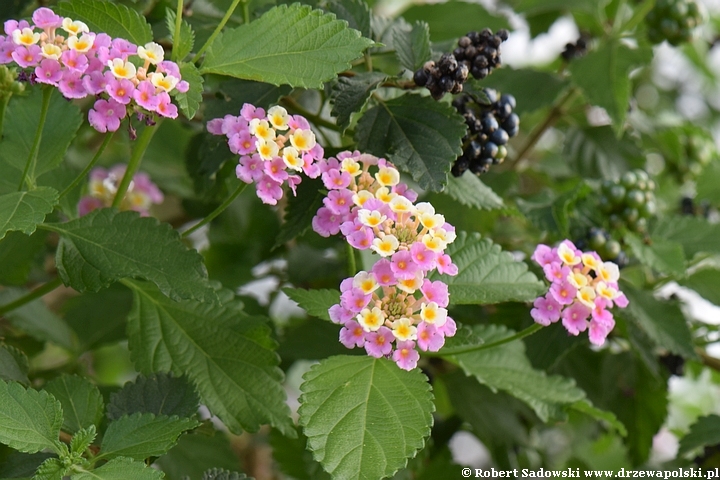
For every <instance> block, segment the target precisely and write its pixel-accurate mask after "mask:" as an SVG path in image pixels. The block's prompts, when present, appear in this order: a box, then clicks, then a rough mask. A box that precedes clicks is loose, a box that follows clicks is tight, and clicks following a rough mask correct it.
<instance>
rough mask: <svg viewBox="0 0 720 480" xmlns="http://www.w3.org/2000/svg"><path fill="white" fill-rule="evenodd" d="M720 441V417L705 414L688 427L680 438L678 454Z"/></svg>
mask: <svg viewBox="0 0 720 480" xmlns="http://www.w3.org/2000/svg"><path fill="white" fill-rule="evenodd" d="M718 443H720V417H719V416H717V415H714V414H713V415H706V416H703V417H700V418H698V419H697V421H696V422H695V423H693V424H692V426H691V427H690V431H689V432H688V433H687V435H685V436H684V437H683V438H682V440H680V450H679V451H678V455H684V454H686V453H688V452H690V451H692V450H695V449H696V448H699V447H704V446H706V445H717V444H718Z"/></svg>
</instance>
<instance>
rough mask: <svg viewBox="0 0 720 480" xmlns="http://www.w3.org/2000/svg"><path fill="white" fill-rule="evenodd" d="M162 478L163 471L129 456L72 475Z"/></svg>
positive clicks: (80, 479)
mask: <svg viewBox="0 0 720 480" xmlns="http://www.w3.org/2000/svg"><path fill="white" fill-rule="evenodd" d="M162 478H163V473H162V472H161V471H159V470H155V469H154V468H150V467H147V466H145V464H144V463H143V462H136V461H134V460H133V459H132V458H127V457H119V458H114V459H112V460H110V461H109V462H108V463H106V464H105V465H103V466H102V467H100V468H96V469H94V470H93V471H92V472H84V473H76V474H74V475H73V476H72V477H70V479H71V480H161V479H162Z"/></svg>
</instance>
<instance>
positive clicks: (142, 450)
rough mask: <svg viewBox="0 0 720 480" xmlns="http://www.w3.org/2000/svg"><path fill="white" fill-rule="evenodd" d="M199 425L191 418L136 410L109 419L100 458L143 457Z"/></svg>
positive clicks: (169, 445)
mask: <svg viewBox="0 0 720 480" xmlns="http://www.w3.org/2000/svg"><path fill="white" fill-rule="evenodd" d="M198 425H200V423H199V422H198V421H197V420H195V419H194V418H179V417H168V416H166V415H159V416H157V417H156V416H155V415H153V414H152V413H135V414H133V415H129V416H127V415H126V416H124V417H120V418H118V419H117V420H114V421H112V422H110V424H109V425H108V428H107V430H106V431H105V435H104V436H103V440H102V445H101V446H100V455H102V457H103V458H106V459H108V458H116V457H130V458H134V459H135V460H143V459H145V458H148V457H156V456H159V455H162V454H164V453H165V452H167V451H168V450H170V449H171V448H172V447H173V445H175V443H176V442H177V438H178V437H179V436H180V434H182V433H183V432H184V431H186V430H191V429H193V428H195V427H197V426H198Z"/></svg>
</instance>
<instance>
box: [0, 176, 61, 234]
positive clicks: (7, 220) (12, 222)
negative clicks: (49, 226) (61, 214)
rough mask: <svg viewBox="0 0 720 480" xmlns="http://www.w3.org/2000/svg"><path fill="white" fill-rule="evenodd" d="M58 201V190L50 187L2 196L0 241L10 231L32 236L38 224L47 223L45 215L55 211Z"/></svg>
mask: <svg viewBox="0 0 720 480" xmlns="http://www.w3.org/2000/svg"><path fill="white" fill-rule="evenodd" d="M57 200H58V192H57V190H54V189H52V188H49V187H40V188H38V189H35V190H31V191H29V192H15V193H6V194H5V195H0V240H2V239H3V238H5V234H6V233H8V232H10V231H16V232H17V231H19V232H22V233H24V234H26V235H30V234H32V233H33V232H34V231H35V229H36V228H37V225H38V223H42V222H43V221H45V215H47V214H48V213H50V212H52V211H53V208H54V207H55V205H56V204H57Z"/></svg>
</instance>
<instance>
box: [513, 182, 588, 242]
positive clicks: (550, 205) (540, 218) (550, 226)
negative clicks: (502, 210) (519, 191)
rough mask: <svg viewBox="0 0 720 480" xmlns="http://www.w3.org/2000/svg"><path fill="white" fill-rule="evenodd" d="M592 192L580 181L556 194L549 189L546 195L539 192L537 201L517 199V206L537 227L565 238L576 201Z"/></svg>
mask: <svg viewBox="0 0 720 480" xmlns="http://www.w3.org/2000/svg"><path fill="white" fill-rule="evenodd" d="M592 192H593V190H592V189H591V188H590V187H589V186H588V185H587V183H585V182H581V183H579V184H578V185H577V186H576V187H575V188H573V189H572V190H568V191H567V192H564V193H562V194H560V195H557V196H555V195H554V194H553V193H552V192H549V191H548V192H547V195H543V194H541V198H542V200H540V201H539V202H530V201H524V200H522V199H519V200H518V207H519V208H520V210H521V211H522V212H523V213H524V214H525V216H526V217H527V218H528V220H530V222H532V224H533V225H535V226H536V227H537V228H538V229H540V230H542V231H545V232H553V233H557V234H559V235H560V236H562V237H565V238H567V237H569V236H570V216H571V215H573V214H574V213H576V210H577V209H576V205H577V203H578V202H579V201H580V200H582V199H583V198H585V197H587V196H588V195H589V194H591V193H592ZM543 193H545V192H543Z"/></svg>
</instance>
